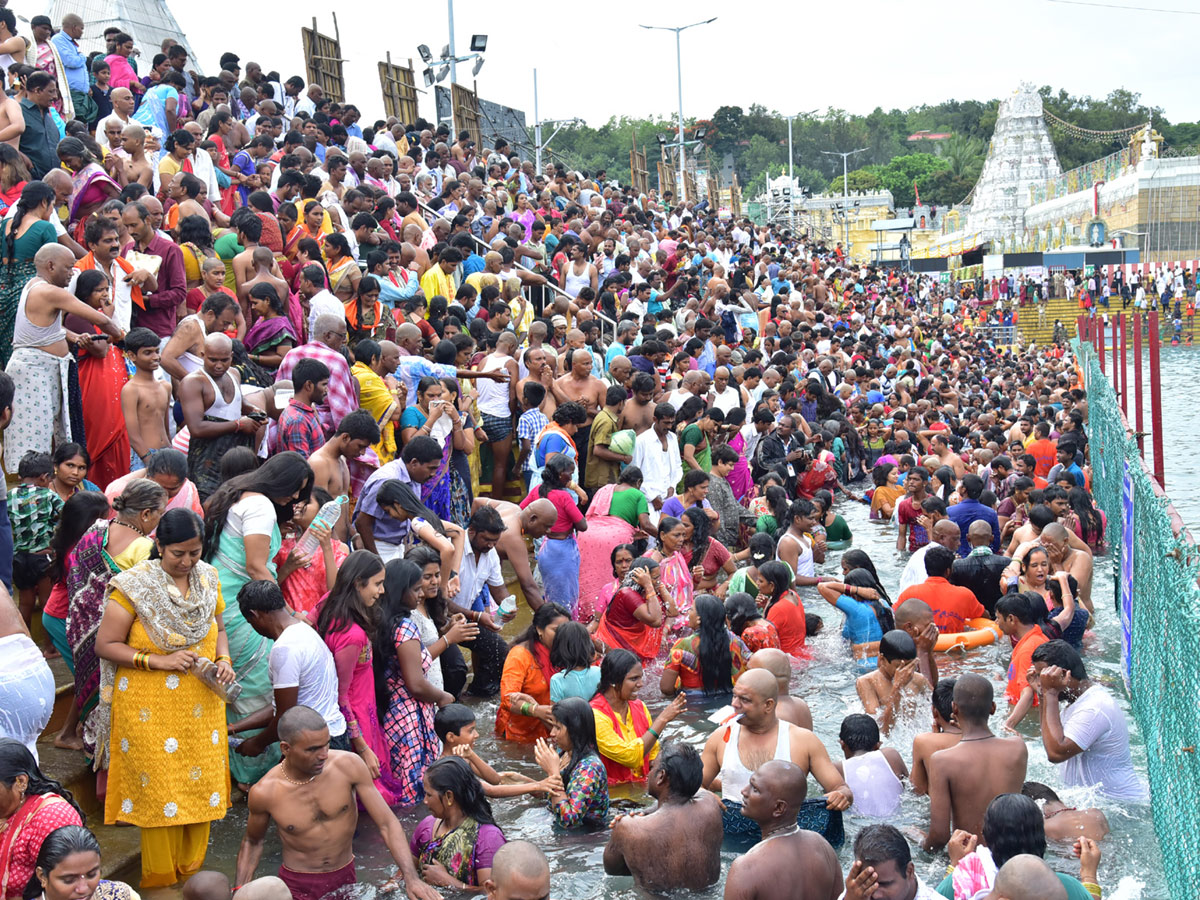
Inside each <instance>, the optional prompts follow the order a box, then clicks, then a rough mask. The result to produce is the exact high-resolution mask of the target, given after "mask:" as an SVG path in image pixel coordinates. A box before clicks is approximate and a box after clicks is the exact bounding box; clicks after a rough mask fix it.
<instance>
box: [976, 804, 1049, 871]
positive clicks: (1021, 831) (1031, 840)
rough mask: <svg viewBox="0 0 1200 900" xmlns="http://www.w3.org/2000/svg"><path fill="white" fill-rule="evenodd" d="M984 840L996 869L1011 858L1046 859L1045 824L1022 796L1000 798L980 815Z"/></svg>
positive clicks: (1037, 810) (1039, 812) (1036, 807)
mask: <svg viewBox="0 0 1200 900" xmlns="http://www.w3.org/2000/svg"><path fill="white" fill-rule="evenodd" d="M983 840H984V842H985V843H986V844H987V846H988V849H989V850H990V851H991V852H992V860H993V861H994V862H995V863H996V866H997V868H999V867H1000V866H1003V865H1004V864H1005V863H1006V862H1008V861H1009V860H1010V859H1012V858H1013V857H1014V856H1020V855H1021V854H1022V853H1030V854H1032V855H1034V856H1036V857H1038V858H1039V859H1040V858H1042V857H1043V856H1045V855H1046V820H1045V818H1044V817H1043V816H1042V811H1041V810H1040V809H1038V805H1037V804H1036V803H1034V802H1033V800H1031V799H1030V798H1029V797H1026V796H1025V795H1024V794H1000V795H999V796H997V797H996V798H995V799H993V800H992V802H991V803H989V804H988V808H987V811H986V812H985V813H984V814H983Z"/></svg>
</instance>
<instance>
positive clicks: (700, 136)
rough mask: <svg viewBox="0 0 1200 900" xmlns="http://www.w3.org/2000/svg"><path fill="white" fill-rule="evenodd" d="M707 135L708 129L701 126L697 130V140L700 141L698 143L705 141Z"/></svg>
mask: <svg viewBox="0 0 1200 900" xmlns="http://www.w3.org/2000/svg"><path fill="white" fill-rule="evenodd" d="M706 134H708V129H707V128H705V127H704V126H703V125H702V126H700V127H699V128H697V129H696V140H698V141H702V140H704V135H706Z"/></svg>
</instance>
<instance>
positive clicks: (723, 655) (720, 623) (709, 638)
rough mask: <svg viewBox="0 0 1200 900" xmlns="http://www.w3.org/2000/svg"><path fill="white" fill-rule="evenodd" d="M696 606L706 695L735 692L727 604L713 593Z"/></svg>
mask: <svg viewBox="0 0 1200 900" xmlns="http://www.w3.org/2000/svg"><path fill="white" fill-rule="evenodd" d="M701 514H703V511H702V512H701ZM693 608H694V609H695V610H696V615H697V616H698V617H699V618H700V627H699V628H698V629H697V631H696V634H697V635H698V638H699V641H698V643H699V651H698V652H697V654H696V655H697V662H698V663H699V666H700V680H701V682H702V683H703V685H704V694H705V696H709V695H712V694H727V693H732V692H733V674H732V673H733V655H732V654H731V653H730V652H729V632H728V631H727V630H726V628H725V605H724V604H723V603H721V601H720V600H718V599H717V598H716V597H714V596H713V595H712V594H697V595H696V599H695V603H694V607H693Z"/></svg>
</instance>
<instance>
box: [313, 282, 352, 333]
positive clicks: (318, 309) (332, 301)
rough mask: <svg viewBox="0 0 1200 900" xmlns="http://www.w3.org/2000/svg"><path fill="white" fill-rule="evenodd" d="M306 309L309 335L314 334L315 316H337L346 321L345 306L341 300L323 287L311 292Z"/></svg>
mask: <svg viewBox="0 0 1200 900" xmlns="http://www.w3.org/2000/svg"><path fill="white" fill-rule="evenodd" d="M308 309H309V312H308V334H309V336H310V337H311V336H312V335H314V334H316V327H317V316H337V317H338V318H339V319H341V320H342V321H343V322H345V321H346V307H345V306H344V305H343V303H342V301H341V300H339V299H338V298H337V297H335V296H334V295H333V294H331V293H329V291H327V290H325V289H323V288H322V289H321V290H320V291H318V292H317V293H315V294H313V296H312V299H311V300H309V301H308Z"/></svg>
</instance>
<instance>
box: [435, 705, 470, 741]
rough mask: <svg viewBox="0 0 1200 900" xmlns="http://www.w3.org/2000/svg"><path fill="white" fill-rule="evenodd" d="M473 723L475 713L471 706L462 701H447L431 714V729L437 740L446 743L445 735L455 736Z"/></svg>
mask: <svg viewBox="0 0 1200 900" xmlns="http://www.w3.org/2000/svg"><path fill="white" fill-rule="evenodd" d="M474 723H475V713H474V711H473V710H472V709H471V707H469V706H466V705H464V704H462V703H448V704H446V705H445V706H443V707H442V708H441V709H439V710H438V711H437V712H436V713H435V714H434V716H433V731H434V733H435V734H436V735H437V736H438V740H439V741H441V742H442V743H443V744H444V743H446V736H447V735H450V734H453V735H455V736H456V737H457V736H458V734H459V733H460V732H461V731H462V730H463V729H464V728H467V727H469V726H471V725H473V724H474Z"/></svg>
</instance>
